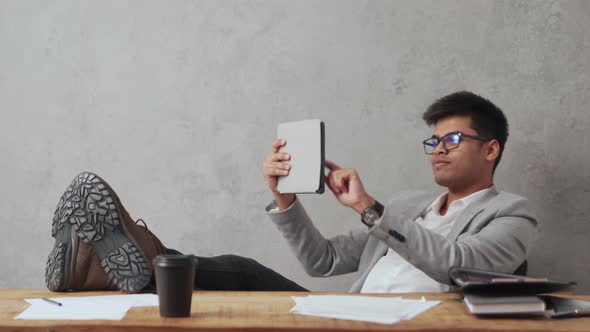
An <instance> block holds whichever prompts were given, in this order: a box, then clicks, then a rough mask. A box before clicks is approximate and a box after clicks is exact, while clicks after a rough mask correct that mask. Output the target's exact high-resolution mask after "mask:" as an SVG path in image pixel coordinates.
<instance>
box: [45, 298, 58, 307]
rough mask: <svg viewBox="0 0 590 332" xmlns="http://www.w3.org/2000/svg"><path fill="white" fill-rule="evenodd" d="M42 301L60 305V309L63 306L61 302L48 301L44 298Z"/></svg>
mask: <svg viewBox="0 0 590 332" xmlns="http://www.w3.org/2000/svg"><path fill="white" fill-rule="evenodd" d="M41 300H43V301H45V302H48V303H51V304H55V305H58V306H60V307H61V306H62V304H61V303H60V302H57V301H53V300H50V299H48V298H46V297H42V298H41Z"/></svg>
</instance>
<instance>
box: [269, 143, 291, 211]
mask: <svg viewBox="0 0 590 332" xmlns="http://www.w3.org/2000/svg"><path fill="white" fill-rule="evenodd" d="M286 144H287V141H285V140H284V139H277V140H275V141H274V142H273V143H272V153H271V154H270V155H269V156H268V157H266V159H264V163H263V165H262V174H263V175H264V179H265V180H266V183H267V184H268V187H269V188H270V190H271V191H272V193H273V195H274V197H275V202H276V203H277V205H278V207H279V209H281V210H283V209H286V208H288V207H289V206H291V204H293V202H294V201H295V194H281V193H279V192H278V191H277V185H278V183H279V176H287V175H289V170H291V164H289V163H288V162H285V161H287V160H290V159H291V156H290V155H289V154H288V153H284V152H279V149H280V148H281V147H283V146H285V145H286Z"/></svg>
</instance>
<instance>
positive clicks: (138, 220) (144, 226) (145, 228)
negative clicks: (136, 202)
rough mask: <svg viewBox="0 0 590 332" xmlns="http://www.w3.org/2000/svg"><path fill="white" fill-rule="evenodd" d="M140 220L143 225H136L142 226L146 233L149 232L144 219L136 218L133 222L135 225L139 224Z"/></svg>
mask: <svg viewBox="0 0 590 332" xmlns="http://www.w3.org/2000/svg"><path fill="white" fill-rule="evenodd" d="M140 222H141V223H142V224H143V225H138V226H141V227H143V228H144V231H145V232H146V233H147V232H149V229H148V226H147V224H146V223H145V221H143V219H141V218H139V219H137V220H136V221H135V224H136V225H137V224H139V223H140Z"/></svg>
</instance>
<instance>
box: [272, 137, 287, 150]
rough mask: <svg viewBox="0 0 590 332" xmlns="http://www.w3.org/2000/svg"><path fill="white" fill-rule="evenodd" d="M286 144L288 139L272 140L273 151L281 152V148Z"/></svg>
mask: <svg viewBox="0 0 590 332" xmlns="http://www.w3.org/2000/svg"><path fill="white" fill-rule="evenodd" d="M285 144H287V141H286V140H284V139H282V138H279V139H277V140H275V141H274V142H272V152H273V153H277V152H279V149H280V148H281V147H283V146H284V145H285Z"/></svg>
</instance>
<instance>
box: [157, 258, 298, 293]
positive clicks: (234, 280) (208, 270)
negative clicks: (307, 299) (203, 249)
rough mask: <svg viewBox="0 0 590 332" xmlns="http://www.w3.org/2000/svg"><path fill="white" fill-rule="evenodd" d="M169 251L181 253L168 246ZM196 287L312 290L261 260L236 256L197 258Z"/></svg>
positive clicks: (249, 289)
mask: <svg viewBox="0 0 590 332" xmlns="http://www.w3.org/2000/svg"><path fill="white" fill-rule="evenodd" d="M166 252H167V253H168V254H180V252H178V251H176V250H174V249H166ZM195 260H196V264H197V269H196V271H195V285H194V287H195V289H204V290H238V291H240V290H241V291H298V292H307V291H308V290H307V289H305V288H303V287H301V286H299V285H298V284H296V283H295V282H293V281H291V280H289V279H287V278H285V277H283V276H282V275H280V274H279V273H277V272H275V271H273V270H271V269H269V268H267V267H266V266H264V265H262V264H260V263H258V262H257V261H255V260H253V259H251V258H246V257H242V256H236V255H222V256H216V257H195Z"/></svg>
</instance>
